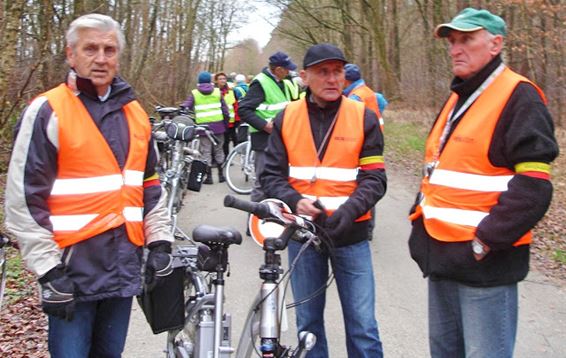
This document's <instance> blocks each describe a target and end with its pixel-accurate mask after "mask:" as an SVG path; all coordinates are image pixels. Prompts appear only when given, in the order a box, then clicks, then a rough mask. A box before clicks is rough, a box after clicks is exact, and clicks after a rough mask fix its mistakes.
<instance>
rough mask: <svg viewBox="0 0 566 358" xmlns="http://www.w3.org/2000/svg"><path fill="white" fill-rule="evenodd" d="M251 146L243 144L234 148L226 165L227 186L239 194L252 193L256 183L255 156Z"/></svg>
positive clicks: (247, 143)
mask: <svg viewBox="0 0 566 358" xmlns="http://www.w3.org/2000/svg"><path fill="white" fill-rule="evenodd" d="M249 145H250V143H249V142H243V143H240V144H238V145H237V146H236V147H234V149H232V151H231V152H230V154H229V155H228V159H227V160H226V163H225V164H224V176H225V177H226V184H228V187H229V188H230V189H231V190H232V191H234V192H235V193H238V194H249V193H251V192H252V189H253V185H254V181H255V166H254V155H253V151H251V150H249V149H248V146H249Z"/></svg>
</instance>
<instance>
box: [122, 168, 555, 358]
mask: <svg viewBox="0 0 566 358" xmlns="http://www.w3.org/2000/svg"><path fill="white" fill-rule="evenodd" d="M415 192H416V188H413V187H411V185H408V184H406V181H404V180H402V179H401V178H400V177H398V174H397V173H395V172H390V173H389V186H388V193H387V195H386V196H385V198H384V199H383V201H382V202H380V203H379V205H378V224H377V227H376V231H375V234H374V237H375V239H374V240H373V241H372V244H371V246H372V253H373V265H374V269H375V275H376V285H377V287H376V293H377V318H378V321H379V329H380V334H381V338H382V340H383V345H384V351H385V355H386V356H387V357H395V358H397V357H407V358H418V357H429V354H428V345H427V312H426V307H427V298H426V280H424V279H423V278H422V275H421V273H420V271H419V269H418V267H417V265H416V264H415V263H414V262H413V261H412V260H411V258H410V256H409V252H408V247H407V238H408V235H409V231H410V225H409V222H408V221H407V220H406V214H407V212H408V209H409V207H410V205H411V203H412V201H413V198H414V193H415ZM227 193H228V187H227V186H225V185H224V184H215V185H213V186H204V187H203V190H202V191H201V192H200V193H190V194H189V198H188V199H187V206H186V207H185V208H184V209H183V212H182V213H183V218H182V219H181V220H180V221H181V222H182V224H181V226H182V227H183V228H184V229H186V230H187V232H190V231H191V230H192V229H193V228H194V226H196V225H197V224H203V223H205V224H213V225H219V226H233V227H235V228H237V229H239V230H241V231H242V232H244V230H245V225H244V223H245V220H246V216H245V214H243V213H241V212H238V211H236V210H233V209H226V208H223V207H222V199H223V197H224V195H225V194H227ZM261 260H262V251H261V249H260V247H259V246H257V245H256V244H255V243H253V242H252V241H251V240H250V239H248V240H244V242H243V243H242V245H241V246H239V247H234V248H231V251H230V262H231V276H230V277H228V278H227V280H226V297H227V302H226V306H225V310H226V311H227V312H230V313H231V314H232V335H233V339H232V344H233V345H236V344H237V341H238V337H239V335H240V330H241V327H242V325H243V320H244V319H245V314H246V312H247V309H248V306H249V304H250V302H251V300H252V299H253V297H254V295H255V293H256V292H257V290H258V289H259V285H260V282H261V281H260V280H259V278H258V274H257V270H258V268H259V265H260V263H261ZM519 294H520V303H519V304H520V313H519V320H520V322H519V332H518V337H517V345H516V354H515V356H516V357H517V358H531V357H537V358H538V357H542V358H551V357H552V358H559V357H566V287H563V286H562V287H561V286H558V285H556V284H555V283H552V282H550V281H549V280H547V279H546V278H545V277H544V276H542V275H540V274H538V273H536V272H531V274H529V276H528V277H527V280H525V281H524V282H522V283H521V284H520V286H519ZM325 320H326V322H327V323H326V324H327V330H328V331H329V332H328V334H329V337H328V341H329V344H330V356H331V357H333V358H334V357H337V358H342V357H346V351H345V347H344V333H343V332H344V330H343V323H342V314H341V310H340V305H339V301H338V297H337V294H336V289H335V287H334V286H332V287H331V288H330V292H329V296H328V300H327V309H326V316H325ZM289 322H290V323H291V326H292V323H293V322H294V318H293V317H292V316H290V318H289ZM289 335H291V336H292V335H293V332H292V331H291V333H289ZM286 342H288V343H289V344H292V345H294V344H295V341H293V340H292V338H289V339H287V340H286ZM164 343H165V337H164V334H161V335H153V334H152V333H151V331H150V329H149V327H148V325H147V323H146V322H145V319H144V317H143V314H142V313H141V311H140V309H139V307H138V306H137V304H134V308H133V311H132V321H131V325H130V332H129V334H128V339H127V342H126V350H125V353H124V357H126V358H146V357H147V358H150V357H163V356H164V355H163V353H162V351H163V347H164Z"/></svg>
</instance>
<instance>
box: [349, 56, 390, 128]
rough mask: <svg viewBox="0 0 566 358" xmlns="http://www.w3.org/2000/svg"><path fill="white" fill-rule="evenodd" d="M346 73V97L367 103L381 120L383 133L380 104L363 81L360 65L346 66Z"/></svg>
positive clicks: (380, 124) (350, 64)
mask: <svg viewBox="0 0 566 358" xmlns="http://www.w3.org/2000/svg"><path fill="white" fill-rule="evenodd" d="M344 70H345V72H346V75H345V76H346V88H344V96H346V97H348V98H351V99H354V100H356V101H360V102H363V103H365V105H366V107H367V108H369V109H371V110H372V111H374V112H375V114H376V115H377V118H379V126H380V128H381V130H382V131H383V118H382V117H381V112H380V110H379V104H378V102H377V98H376V97H375V92H374V91H373V90H372V89H371V88H369V86H368V85H366V82H365V81H364V80H363V79H362V72H361V70H360V67H358V65H355V64H353V63H348V64H347V65H345V66H344Z"/></svg>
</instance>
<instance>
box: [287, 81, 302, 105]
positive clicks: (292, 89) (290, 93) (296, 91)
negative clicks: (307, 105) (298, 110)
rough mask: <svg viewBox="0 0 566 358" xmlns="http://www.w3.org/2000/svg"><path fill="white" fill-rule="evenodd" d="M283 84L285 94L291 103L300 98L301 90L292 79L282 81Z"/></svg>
mask: <svg viewBox="0 0 566 358" xmlns="http://www.w3.org/2000/svg"><path fill="white" fill-rule="evenodd" d="M283 83H284V84H285V94H286V95H287V97H288V98H289V99H290V100H291V101H296V100H298V99H299V98H300V95H301V89H300V88H299V84H298V83H297V82H296V81H295V80H294V79H293V81H291V80H288V79H284V80H283Z"/></svg>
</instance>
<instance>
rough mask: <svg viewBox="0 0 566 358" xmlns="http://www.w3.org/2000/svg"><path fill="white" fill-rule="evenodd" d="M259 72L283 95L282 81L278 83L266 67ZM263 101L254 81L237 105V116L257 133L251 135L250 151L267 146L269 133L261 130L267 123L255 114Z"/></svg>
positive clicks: (257, 82) (283, 86)
mask: <svg viewBox="0 0 566 358" xmlns="http://www.w3.org/2000/svg"><path fill="white" fill-rule="evenodd" d="M261 72H263V73H264V74H265V75H266V76H269V77H270V78H272V79H273V80H274V81H275V83H277V85H278V86H279V88H281V92H283V93H285V84H284V83H283V81H278V80H277V79H276V78H275V77H273V74H272V73H271V72H269V71H268V70H267V67H265V68H264V69H263V70H262V71H261ZM264 100H265V92H263V87H261V84H260V83H259V81H258V80H256V79H254V80H253V81H252V83H250V88H249V90H248V93H247V94H246V96H245V97H244V98H242V100H241V101H240V102H239V103H238V115H239V116H240V119H241V120H242V121H244V122H246V123H248V124H249V125H250V126H252V127H254V128H256V129H257V130H258V131H259V132H254V133H252V134H251V139H252V149H253V150H256V151H264V150H265V147H266V146H267V139H268V138H269V133H267V132H265V131H264V130H263V127H265V126H266V125H267V121H266V120H265V119H263V118H261V117H259V116H258V115H257V114H256V112H255V110H256V108H257V107H258V106H259V105H260V104H261V103H263V101H264Z"/></svg>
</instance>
